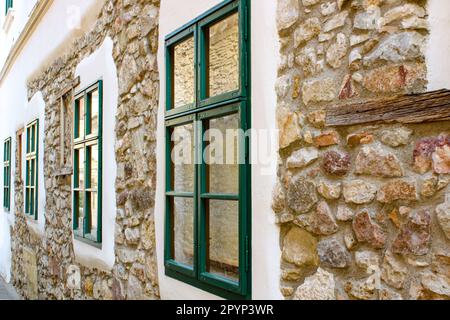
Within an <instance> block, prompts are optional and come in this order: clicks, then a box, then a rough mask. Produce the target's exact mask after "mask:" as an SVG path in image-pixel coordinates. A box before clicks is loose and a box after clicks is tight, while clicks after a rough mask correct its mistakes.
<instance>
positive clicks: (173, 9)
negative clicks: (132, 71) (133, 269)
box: [155, 0, 281, 300]
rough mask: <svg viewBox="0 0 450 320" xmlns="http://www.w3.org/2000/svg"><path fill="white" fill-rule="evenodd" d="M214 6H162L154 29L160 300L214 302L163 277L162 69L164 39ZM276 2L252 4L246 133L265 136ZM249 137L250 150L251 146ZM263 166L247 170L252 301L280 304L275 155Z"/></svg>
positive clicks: (272, 103) (207, 0) (213, 0)
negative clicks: (249, 124) (249, 121)
mask: <svg viewBox="0 0 450 320" xmlns="http://www.w3.org/2000/svg"><path fill="white" fill-rule="evenodd" d="M218 3H220V1H219V0H196V1H179V0H162V1H161V11H160V26H159V31H160V35H159V43H160V47H159V51H158V61H159V72H160V79H161V86H160V88H161V91H160V104H159V113H158V131H157V137H158V140H157V154H158V155H162V156H160V157H158V159H157V190H156V206H155V224H156V245H157V258H158V274H159V286H160V294H161V298H162V299H191V300H200V299H217V298H218V297H217V296H214V295H212V294H209V293H207V292H205V291H202V290H199V289H196V288H194V287H192V286H190V285H187V284H185V283H182V282H180V281H178V280H175V279H172V278H169V277H167V276H166V275H165V273H164V177H165V175H164V172H165V168H164V163H165V159H164V155H165V152H164V148H165V145H164V141H165V140H164V106H165V89H166V85H165V81H164V79H165V65H164V61H165V58H164V38H165V36H166V35H168V34H169V33H171V32H173V31H175V30H176V29H178V28H180V27H181V26H183V25H184V24H186V23H188V22H190V21H191V20H193V19H195V18H196V17H198V16H199V15H201V14H203V13H204V12H206V11H207V10H209V9H210V8H212V7H214V6H215V5H217V4H218ZM275 12H276V1H252V8H251V21H252V26H251V29H252V32H251V43H252V44H251V47H252V54H251V61H252V63H251V65H252V97H251V98H252V127H253V129H265V130H271V129H273V130H274V129H275V128H276V124H275V108H276V96H275V90H274V87H275V81H276V75H277V64H278V52H279V47H278V36H277V31H276V25H275ZM255 139H256V136H252V142H251V143H252V145H253V144H255V143H256V140H255ZM265 160H266V161H264V163H258V161H252V162H254V163H253V164H252V188H253V190H252V248H253V250H252V251H253V253H252V278H253V279H252V298H253V299H281V294H280V290H279V276H280V249H279V230H278V227H277V226H276V224H275V221H274V215H273V213H272V210H271V209H270V208H271V198H272V190H273V187H274V184H275V181H276V164H277V152H276V149H274V150H272V152H271V153H270V157H269V158H268V159H265Z"/></svg>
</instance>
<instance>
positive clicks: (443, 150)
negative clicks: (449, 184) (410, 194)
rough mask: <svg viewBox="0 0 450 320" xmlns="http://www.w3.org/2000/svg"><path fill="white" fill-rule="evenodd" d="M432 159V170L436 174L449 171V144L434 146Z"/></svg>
mask: <svg viewBox="0 0 450 320" xmlns="http://www.w3.org/2000/svg"><path fill="white" fill-rule="evenodd" d="M432 159H433V170H434V172H436V173H437V174H449V173H450V145H445V146H443V147H438V148H436V151H435V152H434V153H433V155H432Z"/></svg>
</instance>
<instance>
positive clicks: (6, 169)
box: [3, 138, 11, 212]
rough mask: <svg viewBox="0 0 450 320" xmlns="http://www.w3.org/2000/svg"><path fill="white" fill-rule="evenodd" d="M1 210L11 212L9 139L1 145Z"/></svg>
mask: <svg viewBox="0 0 450 320" xmlns="http://www.w3.org/2000/svg"><path fill="white" fill-rule="evenodd" d="M3 208H4V209H5V211H6V212H9V211H10V210H11V138H8V139H6V140H5V142H4V145H3Z"/></svg>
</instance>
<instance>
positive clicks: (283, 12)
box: [277, 0, 300, 31]
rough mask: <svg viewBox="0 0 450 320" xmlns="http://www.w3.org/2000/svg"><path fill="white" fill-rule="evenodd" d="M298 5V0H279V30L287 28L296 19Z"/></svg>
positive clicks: (298, 10) (297, 16)
mask: <svg viewBox="0 0 450 320" xmlns="http://www.w3.org/2000/svg"><path fill="white" fill-rule="evenodd" d="M299 15H300V7H299V3H298V0H281V1H278V6H277V26H278V30H279V31H283V30H285V29H289V28H290V27H292V26H293V25H294V24H295V23H296V22H297V20H298V18H299Z"/></svg>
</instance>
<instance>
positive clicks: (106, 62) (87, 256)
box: [73, 37, 119, 272]
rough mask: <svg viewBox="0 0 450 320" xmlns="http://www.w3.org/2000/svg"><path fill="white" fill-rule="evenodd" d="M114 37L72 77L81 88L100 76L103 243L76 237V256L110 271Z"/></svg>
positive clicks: (114, 165)
mask: <svg viewBox="0 0 450 320" xmlns="http://www.w3.org/2000/svg"><path fill="white" fill-rule="evenodd" d="M113 46H114V44H113V41H112V39H111V38H109V37H107V38H106V39H105V40H104V41H103V43H102V45H101V46H100V47H99V48H98V49H97V50H96V51H95V52H94V53H92V54H91V55H90V56H88V57H86V58H85V59H83V60H82V61H81V62H80V63H79V64H78V66H77V68H76V71H75V77H77V76H79V77H80V85H79V86H78V88H77V89H79V90H84V89H86V88H87V87H88V86H90V85H92V84H93V83H95V82H96V81H98V80H103V92H104V94H103V134H102V136H103V164H102V165H103V176H102V186H103V198H102V205H103V208H102V209H103V210H102V211H103V212H102V240H103V241H102V247H101V248H96V247H94V246H91V245H89V244H86V243H83V242H81V241H79V240H77V239H75V238H74V239H73V241H74V252H75V259H76V261H77V262H78V263H80V264H81V265H84V266H88V267H93V268H98V269H99V270H102V271H105V272H110V271H111V270H112V268H113V267H114V263H115V249H114V246H115V241H114V237H115V221H116V211H117V207H116V197H115V194H116V190H115V185H116V184H115V181H116V176H117V162H116V154H115V149H114V146H115V140H116V134H115V130H114V129H115V123H116V112H117V101H118V97H119V84H118V77H117V68H116V64H115V62H114V58H113Z"/></svg>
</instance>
